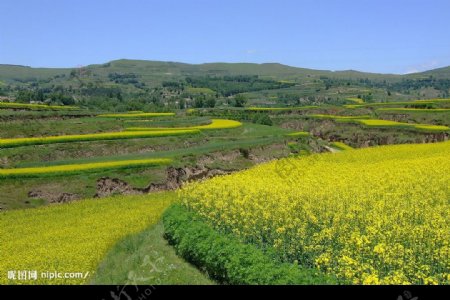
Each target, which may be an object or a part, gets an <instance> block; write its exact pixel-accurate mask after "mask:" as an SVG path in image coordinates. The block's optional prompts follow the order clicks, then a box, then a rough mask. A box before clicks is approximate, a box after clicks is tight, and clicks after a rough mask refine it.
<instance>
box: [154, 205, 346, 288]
mask: <svg viewBox="0 0 450 300" xmlns="http://www.w3.org/2000/svg"><path fill="white" fill-rule="evenodd" d="M163 223H164V230H165V233H164V236H165V238H166V239H167V240H168V241H169V243H170V244H172V245H173V246H174V247H175V249H176V250H177V253H178V254H179V255H181V256H182V257H184V258H185V259H186V260H187V261H189V262H191V263H192V264H194V265H195V266H197V267H198V268H200V269H201V270H203V271H205V272H207V273H208V274H209V276H210V277H211V278H213V279H215V280H217V281H218V282H220V283H224V284H336V283H337V281H336V280H335V279H334V278H331V277H328V276H326V275H324V274H321V273H319V271H318V270H314V269H307V268H302V267H301V266H298V265H295V264H288V263H282V262H279V261H277V260H276V259H274V258H273V257H272V256H270V255H268V254H266V253H264V252H263V251H262V250H260V249H259V248H257V247H256V246H254V245H251V244H244V243H242V242H241V241H239V240H238V239H237V238H236V237H234V236H233V235H231V234H227V233H219V232H217V231H215V230H214V229H213V228H212V227H210V226H209V225H208V224H206V223H204V222H203V221H202V219H201V218H200V217H199V216H198V215H197V214H196V213H194V212H191V211H189V210H187V209H186V208H185V207H184V206H182V205H179V204H175V205H173V206H171V207H170V208H169V209H167V210H166V212H165V213H164V215H163Z"/></svg>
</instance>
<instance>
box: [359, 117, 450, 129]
mask: <svg viewBox="0 0 450 300" xmlns="http://www.w3.org/2000/svg"><path fill="white" fill-rule="evenodd" d="M353 121H355V122H357V123H360V124H362V125H364V126H367V127H379V128H409V129H415V130H419V131H429V132H434V131H448V130H450V127H448V126H444V125H430V124H414V123H404V122H397V121H389V120H378V119H367V120H365V119H361V120H359V119H358V120H356V119H355V120H353Z"/></svg>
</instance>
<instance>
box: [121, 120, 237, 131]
mask: <svg viewBox="0 0 450 300" xmlns="http://www.w3.org/2000/svg"><path fill="white" fill-rule="evenodd" d="M239 126H242V123H241V122H239V121H234V120H226V119H211V123H210V124H207V125H199V126H191V127H129V128H127V129H126V130H128V131H153V130H171V131H179V130H208V129H229V128H236V127H239Z"/></svg>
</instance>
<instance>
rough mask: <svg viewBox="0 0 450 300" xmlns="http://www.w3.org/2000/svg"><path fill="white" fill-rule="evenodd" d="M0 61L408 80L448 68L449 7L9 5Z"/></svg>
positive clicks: (40, 1) (427, 1) (280, 0)
mask: <svg viewBox="0 0 450 300" xmlns="http://www.w3.org/2000/svg"><path fill="white" fill-rule="evenodd" d="M0 12H1V15H2V17H1V18H0V63H7V64H21V65H29V66H35V67H38V66H45V67H75V66H80V65H88V64H93V63H104V62H107V61H110V60H113V59H119V58H130V59H147V60H164V61H181V62H187V63H204V62H219V61H220V62H256V63H263V62H280V63H283V64H287V65H292V66H298V67H306V68H314V69H330V70H345V69H356V70H361V71H370V72H383V73H408V72H415V71H422V70H427V69H433V68H437V67H442V66H447V65H450V33H449V30H450V1H449V0H422V1H419V0H390V1H387V0H372V1H367V0H358V1H357V0H354V1H350V0H335V1H332V0H328V1H327V0H297V1H294V0H272V1H264V0H260V1H256V0H240V1H238V0H220V1H219V0H185V1H181V0H178V1H177V0H147V1H144V0H129V1H125V0H124V1H115V0H109V1H103V0H91V1H85V0H78V1H72V0H59V1H56V0H36V1H30V0H28V1H23V0H2V1H1V2H0Z"/></svg>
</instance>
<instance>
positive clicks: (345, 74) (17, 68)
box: [0, 59, 450, 81]
mask: <svg viewBox="0 0 450 300" xmlns="http://www.w3.org/2000/svg"><path fill="white" fill-rule="evenodd" d="M74 69H75V70H77V69H78V68H34V67H29V66H21V65H12V64H0V80H4V81H11V80H16V79H18V80H23V79H27V78H30V77H35V78H38V79H42V78H47V77H53V76H57V75H62V74H66V75H68V74H69V73H70V71H71V70H74ZM83 69H86V70H90V71H91V72H92V73H93V74H98V75H99V76H102V75H105V74H106V73H111V72H118V73H126V72H133V73H136V74H138V75H142V76H152V77H154V76H161V77H171V76H173V77H183V76H201V75H259V76H268V77H273V78H278V79H301V78H302V77H311V76H313V77H320V76H329V77H332V78H351V79H358V78H369V79H382V80H396V79H397V80H399V79H401V78H420V77H424V78H425V77H429V76H435V77H436V78H450V66H448V67H443V68H438V69H433V70H429V71H425V72H420V73H413V74H405V75H398V74H382V73H370V72H363V71H357V70H342V71H330V70H315V69H308V68H299V67H292V66H288V65H283V64H280V63H261V64H257V63H222V62H218V63H203V64H188V63H182V62H170V61H150V60H132V59H119V60H113V61H110V62H107V63H103V64H92V65H88V66H85V67H83Z"/></svg>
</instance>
